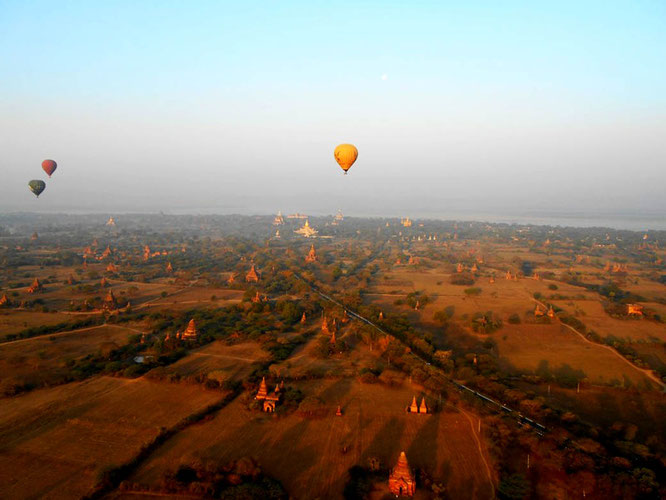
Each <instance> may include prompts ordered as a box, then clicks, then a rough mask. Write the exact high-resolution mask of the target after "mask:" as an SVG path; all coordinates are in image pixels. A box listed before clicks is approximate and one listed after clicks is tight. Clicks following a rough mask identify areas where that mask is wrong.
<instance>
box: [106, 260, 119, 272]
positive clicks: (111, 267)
mask: <svg viewBox="0 0 666 500" xmlns="http://www.w3.org/2000/svg"><path fill="white" fill-rule="evenodd" d="M106 272H107V273H117V272H118V268H117V267H116V265H115V264H114V263H113V262H109V265H108V266H106Z"/></svg>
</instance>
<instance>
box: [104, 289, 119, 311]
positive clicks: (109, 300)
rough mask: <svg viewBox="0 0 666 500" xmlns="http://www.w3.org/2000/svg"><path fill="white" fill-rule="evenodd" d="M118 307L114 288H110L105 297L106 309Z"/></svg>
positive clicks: (112, 309) (111, 309)
mask: <svg viewBox="0 0 666 500" xmlns="http://www.w3.org/2000/svg"><path fill="white" fill-rule="evenodd" d="M117 307H118V304H117V302H116V297H115V295H113V290H109V293H107V294H106V297H105V298H104V306H103V308H104V310H105V311H115V310H116V309H117Z"/></svg>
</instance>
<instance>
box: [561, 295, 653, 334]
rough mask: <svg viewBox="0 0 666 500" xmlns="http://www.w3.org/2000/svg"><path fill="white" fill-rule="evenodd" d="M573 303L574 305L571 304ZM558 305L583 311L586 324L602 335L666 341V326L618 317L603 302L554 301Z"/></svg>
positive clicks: (583, 319) (570, 309)
mask: <svg viewBox="0 0 666 500" xmlns="http://www.w3.org/2000/svg"><path fill="white" fill-rule="evenodd" d="M571 303H573V306H571ZM553 304H556V305H557V306H558V307H561V308H562V309H564V310H565V311H568V312H570V313H573V312H574V311H575V310H576V309H578V310H580V311H581V312H582V315H580V316H579V318H578V319H580V320H581V321H582V322H583V323H585V326H587V327H588V328H589V329H591V330H594V331H595V332H597V333H598V334H599V335H600V336H601V337H606V336H608V335H613V336H615V337H619V338H622V339H627V340H629V341H637V340H659V341H661V342H666V326H664V324H660V323H657V322H655V321H649V320H645V319H638V320H636V319H616V318H613V317H611V316H609V315H608V314H606V311H604V308H603V306H602V305H601V302H594V301H578V300H574V301H553Z"/></svg>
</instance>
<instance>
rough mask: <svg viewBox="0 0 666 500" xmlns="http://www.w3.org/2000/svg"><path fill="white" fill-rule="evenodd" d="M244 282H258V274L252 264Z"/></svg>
mask: <svg viewBox="0 0 666 500" xmlns="http://www.w3.org/2000/svg"><path fill="white" fill-rule="evenodd" d="M245 281H247V282H248V283H250V282H252V283H256V282H258V281H259V274H258V273H257V269H256V268H255V267H254V264H252V267H251V268H250V270H249V271H248V273H247V274H246V275H245Z"/></svg>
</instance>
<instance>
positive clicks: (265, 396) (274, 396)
mask: <svg viewBox="0 0 666 500" xmlns="http://www.w3.org/2000/svg"><path fill="white" fill-rule="evenodd" d="M281 385H282V387H284V384H281ZM282 387H281V386H280V385H276V386H275V390H274V391H273V392H272V393H269V392H268V388H267V387H266V377H262V379H261V384H260V385H259V391H258V392H257V395H256V396H255V397H254V399H256V400H257V401H262V402H263V411H264V412H266V413H273V412H275V407H276V406H277V403H279V402H280V396H281V394H282Z"/></svg>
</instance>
